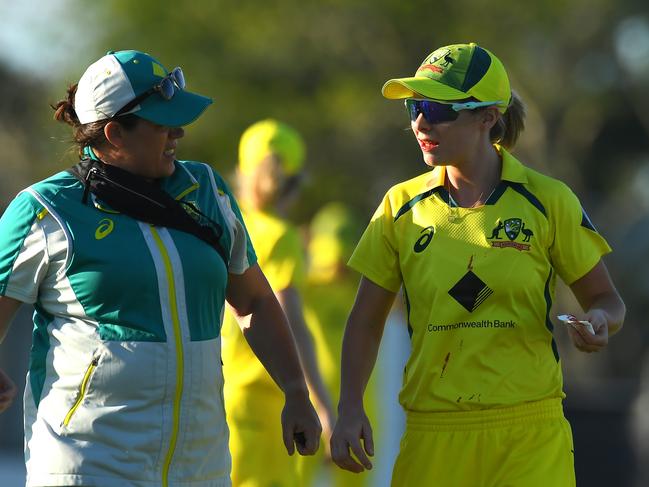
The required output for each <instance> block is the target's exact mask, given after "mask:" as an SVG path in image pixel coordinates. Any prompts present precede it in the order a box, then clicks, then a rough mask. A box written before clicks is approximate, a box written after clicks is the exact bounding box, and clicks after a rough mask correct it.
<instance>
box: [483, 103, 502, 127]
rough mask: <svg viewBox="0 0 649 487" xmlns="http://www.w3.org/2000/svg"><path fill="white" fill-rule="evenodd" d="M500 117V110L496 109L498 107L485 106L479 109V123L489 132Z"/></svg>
mask: <svg viewBox="0 0 649 487" xmlns="http://www.w3.org/2000/svg"><path fill="white" fill-rule="evenodd" d="M499 118H500V112H499V111H498V108H496V107H491V106H490V107H486V108H485V109H483V110H481V113H480V123H481V124H482V126H483V127H484V128H485V129H486V130H487V132H489V131H490V130H491V128H492V127H493V126H494V125H496V123H498V119H499Z"/></svg>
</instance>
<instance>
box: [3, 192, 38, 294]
mask: <svg viewBox="0 0 649 487" xmlns="http://www.w3.org/2000/svg"><path fill="white" fill-rule="evenodd" d="M41 211H43V206H42V205H40V204H39V203H38V202H37V201H35V200H34V199H33V198H31V197H30V196H29V195H28V194H27V193H21V194H19V195H18V196H17V197H16V198H15V199H14V200H13V201H12V202H11V204H10V205H9V207H8V208H7V209H6V210H5V212H4V213H3V214H2V218H0V226H1V227H3V228H9V227H10V228H13V229H14V231H12V232H0V295H4V294H5V291H6V289H7V283H8V281H9V279H10V278H11V273H12V271H13V267H14V263H15V262H16V259H17V258H18V255H19V254H20V249H21V247H22V246H23V242H24V241H25V238H27V235H28V234H29V231H30V229H31V227H32V225H33V223H34V221H35V220H36V219H37V218H38V217H37V215H38V214H39V213H40V212H41Z"/></svg>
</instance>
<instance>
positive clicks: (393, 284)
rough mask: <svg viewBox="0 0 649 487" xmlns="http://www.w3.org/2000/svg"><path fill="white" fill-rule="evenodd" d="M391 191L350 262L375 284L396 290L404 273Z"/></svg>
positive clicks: (389, 289) (377, 211) (362, 237)
mask: <svg viewBox="0 0 649 487" xmlns="http://www.w3.org/2000/svg"><path fill="white" fill-rule="evenodd" d="M392 208H393V205H392V204H391V202H390V198H389V193H388V194H387V195H386V196H385V197H384V198H383V201H382V202H381V204H380V205H379V207H378V208H377V209H376V211H375V212H374V216H372V220H371V221H370V224H369V225H368V226H367V228H366V229H365V232H364V233H363V235H362V236H361V239H360V241H359V242H358V245H357V246H356V249H355V250H354V253H353V254H352V256H351V258H350V259H349V262H348V265H349V266H350V267H351V268H352V269H355V270H357V271H358V272H360V273H361V274H363V275H364V276H365V277H366V278H368V279H369V280H370V281H372V282H373V283H375V284H378V285H379V286H381V287H382V288H384V289H387V290H388V291H392V292H397V291H398V290H399V288H400V287H401V282H402V277H401V269H400V267H399V253H398V250H397V249H398V247H397V242H396V236H395V235H396V234H395V230H394V215H393V211H392Z"/></svg>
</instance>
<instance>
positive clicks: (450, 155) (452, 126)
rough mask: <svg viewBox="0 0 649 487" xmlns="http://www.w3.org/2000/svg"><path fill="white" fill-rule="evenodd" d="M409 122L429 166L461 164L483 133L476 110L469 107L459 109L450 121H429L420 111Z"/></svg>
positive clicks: (468, 156)
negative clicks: (454, 118)
mask: <svg viewBox="0 0 649 487" xmlns="http://www.w3.org/2000/svg"><path fill="white" fill-rule="evenodd" d="M410 126H411V128H412V132H413V133H414V134H415V137H416V138H417V142H418V143H419V147H420V148H421V152H422V155H423V157H424V162H425V163H426V164H427V165H428V166H431V167H434V166H447V165H458V164H462V163H463V162H464V161H466V160H468V159H469V158H470V157H471V154H472V153H473V151H474V150H475V148H476V147H477V146H478V144H479V143H481V142H482V137H483V135H484V131H483V130H482V128H481V121H480V116H479V114H478V113H473V112H472V111H470V110H461V111H460V112H459V116H458V118H457V119H456V120H454V121H452V122H440V123H430V122H428V121H427V120H426V119H425V118H424V116H423V115H422V114H419V116H418V117H417V119H416V120H414V121H412V122H410Z"/></svg>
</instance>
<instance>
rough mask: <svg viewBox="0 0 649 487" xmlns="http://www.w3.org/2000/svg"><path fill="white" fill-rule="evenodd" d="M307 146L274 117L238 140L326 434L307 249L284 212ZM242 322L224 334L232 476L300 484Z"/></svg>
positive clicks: (279, 403) (228, 324)
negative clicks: (306, 310)
mask: <svg viewBox="0 0 649 487" xmlns="http://www.w3.org/2000/svg"><path fill="white" fill-rule="evenodd" d="M304 152H305V150H304V144H303V141H302V138H301V137H300V136H299V134H298V133H297V132H296V131H295V130H294V129H292V128H291V127H289V126H287V125H285V124H283V123H280V122H277V121H275V120H263V121H260V122H257V123H255V124H253V125H252V126H251V127H249V128H248V129H247V130H246V131H245V132H244V134H243V135H242V137H241V142H240V146H239V168H238V169H239V174H238V176H239V196H240V202H241V207H242V213H243V217H244V221H245V222H246V226H247V228H248V231H249V233H250V237H251V240H252V242H253V245H255V251H256V253H257V257H258V262H259V265H260V267H261V268H262V269H263V271H264V274H265V276H266V278H267V279H268V282H269V283H270V285H271V287H272V289H273V290H274V291H275V294H276V296H277V298H278V301H279V302H280V304H281V306H282V309H283V310H284V312H285V313H286V316H287V318H288V321H289V324H290V326H291V330H292V332H293V335H294V337H295V341H296V344H297V348H298V352H299V355H300V359H301V363H302V367H303V369H304V372H305V376H306V378H307V382H308V384H309V387H310V391H311V393H312V394H313V398H314V404H315V405H316V409H317V410H318V411H319V413H320V418H321V421H322V423H323V429H324V430H325V432H326V431H331V427H330V425H331V424H332V423H333V419H332V416H333V414H332V406H331V401H330V399H329V396H328V394H327V392H326V388H325V386H324V383H323V381H322V379H321V377H320V374H319V372H318V368H317V363H316V358H315V352H314V346H313V340H312V338H311V336H310V334H309V332H308V328H307V327H306V324H305V322H304V317H303V314H302V303H301V297H300V294H301V290H302V286H303V283H304V273H305V269H304V255H303V254H304V250H303V245H302V241H301V238H300V235H299V233H298V231H297V229H296V228H295V227H294V226H293V225H291V224H290V223H288V222H287V221H286V220H285V219H284V216H283V214H284V212H285V209H286V208H287V207H288V205H289V204H290V203H291V200H292V199H294V197H295V195H296V189H297V187H298V185H299V179H300V171H301V169H302V165H303V161H304ZM239 326H241V328H242V329H243V330H244V333H245V328H246V326H247V323H244V322H239V323H236V321H235V320H234V319H233V317H232V316H226V319H225V323H224V326H223V334H222V337H223V363H224V376H225V388H224V393H225V404H226V412H227V417H228V421H229V422H230V423H229V424H230V426H231V433H230V448H231V453H232V482H233V484H234V485H235V486H246V487H253V486H260V487H261V486H277V487H280V486H281V487H284V486H298V485H299V481H298V463H297V461H296V460H295V459H294V458H290V457H289V456H287V455H286V453H285V452H284V451H283V450H282V449H281V448H280V447H281V444H282V443H281V442H282V432H281V430H280V429H279V428H278V427H277V425H276V424H275V421H273V418H275V417H278V416H279V415H280V414H281V412H282V408H283V405H284V398H283V396H282V394H281V391H280V390H279V389H278V388H277V386H276V385H275V384H274V383H273V381H272V379H271V377H270V376H269V375H268V373H267V372H266V371H265V370H264V368H263V367H260V366H258V361H256V360H255V359H254V356H253V355H252V353H251V352H250V349H249V347H248V345H247V344H246V343H245V340H244V338H243V336H242V333H241V331H240V330H239Z"/></svg>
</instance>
